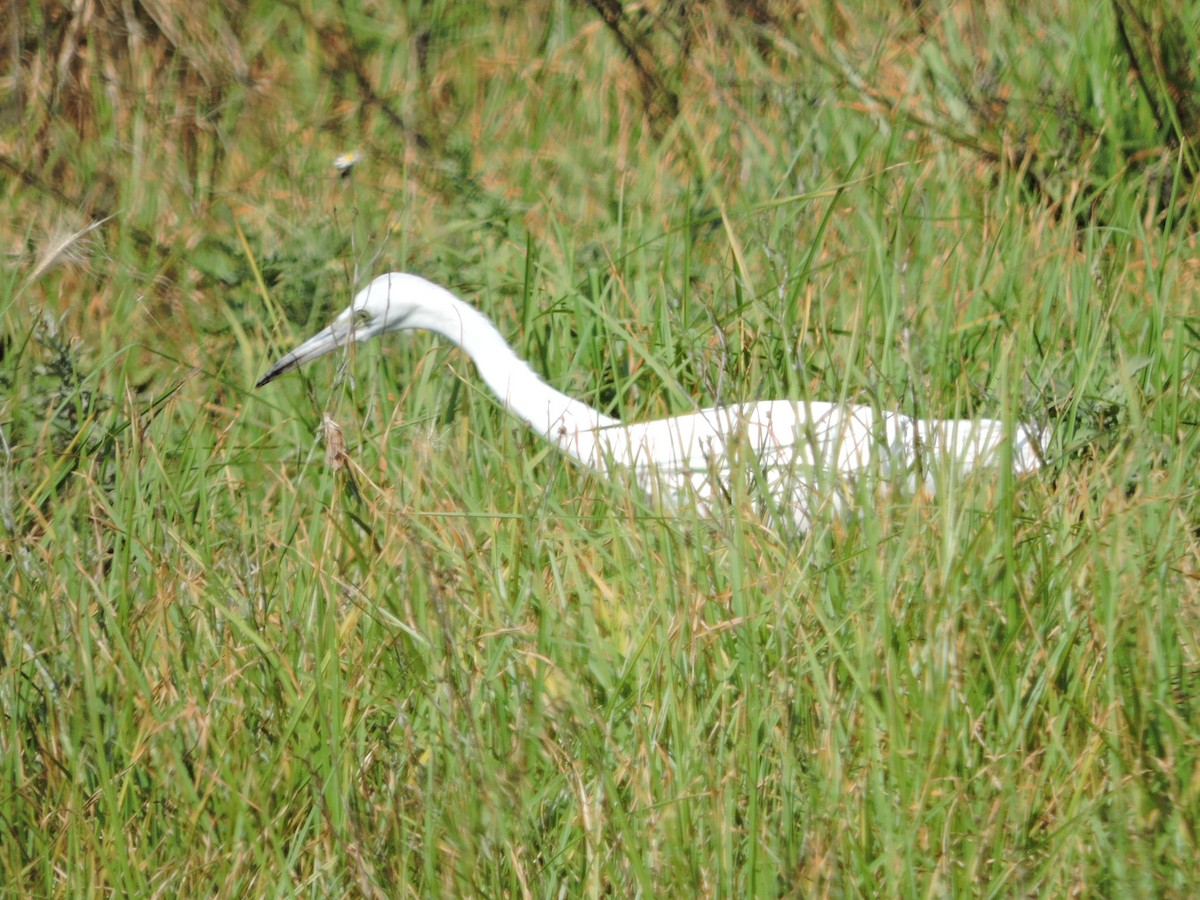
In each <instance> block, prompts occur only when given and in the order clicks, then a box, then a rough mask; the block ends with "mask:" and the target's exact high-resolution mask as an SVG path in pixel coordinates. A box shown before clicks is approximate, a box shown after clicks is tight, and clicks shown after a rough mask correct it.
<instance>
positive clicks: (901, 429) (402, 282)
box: [256, 272, 1043, 531]
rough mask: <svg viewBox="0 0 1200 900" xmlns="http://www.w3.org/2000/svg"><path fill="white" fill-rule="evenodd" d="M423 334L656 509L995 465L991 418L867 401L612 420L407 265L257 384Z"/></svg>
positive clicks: (1022, 466)
mask: <svg viewBox="0 0 1200 900" xmlns="http://www.w3.org/2000/svg"><path fill="white" fill-rule="evenodd" d="M410 330H425V331H432V332H435V333H437V334H440V335H442V336H443V337H445V338H448V339H449V340H451V341H453V342H454V343H455V344H456V345H458V347H460V348H461V349H462V350H463V352H465V353H466V354H467V356H469V357H470V358H471V359H472V361H474V363H475V367H476V368H477V369H478V370H479V374H480V376H481V377H482V378H483V380H484V382H486V383H487V386H488V387H489V388H491V390H492V392H493V393H494V394H495V395H496V397H497V398H498V399H499V400H500V402H501V403H502V404H503V405H504V408H505V409H506V410H508V411H509V412H510V413H512V414H513V415H515V416H516V417H517V418H519V419H521V420H522V421H523V422H525V423H526V424H527V425H528V426H529V427H530V428H532V429H533V430H534V431H536V432H538V433H539V434H540V435H542V437H544V438H545V439H546V440H547V441H549V442H550V443H552V444H554V445H555V446H556V447H558V448H559V449H560V450H561V451H562V452H564V453H566V454H567V455H568V456H570V457H571V459H573V460H574V461H575V462H576V463H578V464H579V465H581V466H584V467H585V468H588V469H590V470H592V471H593V472H596V473H599V474H600V475H603V476H612V475H616V474H618V473H619V472H621V471H626V472H629V473H631V474H632V476H633V478H634V479H635V481H636V483H637V484H638V486H639V487H640V488H641V489H642V490H644V491H645V492H646V493H647V494H649V495H650V496H651V497H652V498H654V499H656V500H658V501H659V502H660V503H662V504H663V505H665V506H666V507H668V508H678V507H680V506H683V505H686V504H693V505H694V506H695V508H697V509H698V510H699V511H700V512H702V513H705V514H709V513H711V512H713V510H714V507H717V506H719V505H720V504H721V503H722V502H723V501H724V499H726V498H728V497H729V492H730V490H731V485H732V484H734V483H735V482H737V481H738V480H739V479H738V476H740V481H741V483H742V484H748V483H756V484H757V485H758V491H757V492H756V496H758V497H759V498H760V499H761V500H763V501H764V504H765V505H766V507H767V508H768V510H769V511H770V512H771V513H772V514H775V515H778V516H779V517H780V518H781V519H782V520H783V521H785V522H786V521H789V520H790V522H791V523H792V524H793V525H794V526H795V527H796V528H797V529H798V530H800V531H806V530H807V529H808V526H809V523H810V521H811V517H812V515H813V514H814V513H815V512H817V510H818V508H820V507H821V506H822V505H823V504H827V508H828V509H829V511H830V512H831V513H833V514H837V513H839V512H841V511H842V510H843V509H844V508H845V506H846V504H847V501H848V490H847V489H848V488H850V487H852V486H853V484H854V482H855V480H856V479H857V478H859V477H862V476H868V475H870V476H878V477H885V478H886V477H888V476H896V475H899V476H901V477H902V478H903V480H905V481H906V482H907V483H908V484H910V485H915V484H917V483H919V482H921V481H923V482H924V484H925V486H926V487H927V488H928V489H930V490H932V488H933V483H934V480H933V473H934V472H935V471H937V470H938V469H939V467H942V466H947V465H948V466H949V467H951V468H953V469H955V470H956V471H957V472H958V473H959V474H965V473H966V472H969V471H971V470H972V469H975V468H978V467H980V466H984V465H995V464H997V463H999V462H1000V460H1001V458H1002V456H1003V453H1002V448H1003V447H1004V446H1005V444H1006V435H1007V433H1008V431H1007V429H1005V427H1004V425H1003V424H1002V422H1001V421H1000V420H999V419H969V420H945V419H916V418H912V417H910V416H905V415H902V414H900V413H896V412H881V413H877V412H875V411H874V410H873V409H872V408H871V407H869V406H860V405H848V404H841V403H821V402H816V401H801V400H768V401H762V402H758V403H742V404H736V405H733V406H721V407H713V408H711V409H702V410H699V411H697V412H692V413H686V414H684V415H679V416H672V417H670V418H666V419H656V420H654V421H650V422H621V421H619V420H617V419H614V418H612V417H610V416H606V415H604V414H603V413H601V412H599V411H598V410H595V409H592V407H590V406H588V405H587V404H586V403H583V402H581V401H579V400H575V399H573V398H571V397H568V396H567V395H566V394H564V393H562V392H561V391H558V390H555V389H554V388H553V387H551V386H550V385H549V384H547V383H546V382H545V381H544V380H543V379H542V378H541V377H540V376H539V375H538V374H537V373H536V372H534V371H533V370H532V369H531V368H530V367H529V365H528V364H527V363H526V362H525V361H524V360H522V359H521V358H520V357H519V356H517V354H516V352H514V351H513V349H512V347H510V346H509V345H508V343H507V342H506V341H505V340H504V338H503V337H502V336H501V334H500V332H499V331H497V329H496V327H495V326H494V325H493V324H492V323H491V321H489V320H488V318H487V317H486V316H484V315H483V313H481V312H479V311H478V310H477V309H475V308H474V307H473V306H471V305H470V304H468V303H466V302H465V301H463V300H461V299H459V298H458V297H456V296H455V295H454V294H452V293H451V292H450V291H448V290H446V289H445V288H443V287H441V286H439V285H436V284H433V283H432V282H429V281H426V280H425V279H424V278H420V277H418V276H416V275H409V274H405V273H401V272H392V273H390V274H387V275H380V276H379V277H378V278H376V279H375V280H373V281H372V282H371V283H370V284H369V285H367V287H366V288H364V289H363V290H362V291H360V292H359V294H358V296H356V297H355V298H354V302H353V303H352V304H351V305H350V306H349V307H348V308H347V309H346V310H344V311H343V312H342V313H341V314H340V315H338V316H337V318H335V319H334V320H333V322H332V323H331V324H330V325H329V327H328V328H325V329H324V330H322V331H320V332H318V333H317V334H315V335H313V336H312V337H311V338H309V339H308V340H307V341H305V342H304V343H302V344H300V345H299V346H298V347H296V348H295V349H294V350H292V352H290V353H288V354H287V355H286V356H284V357H283V358H282V359H280V360H279V361H278V362H277V363H276V364H275V365H274V366H272V367H271V368H270V370H269V371H268V372H267V373H266V374H265V375H263V377H262V378H260V379H259V381H258V384H257V385H256V387H262V386H263V385H265V384H266V383H267V382H269V381H271V380H273V379H275V378H277V377H278V376H280V375H282V374H284V373H285V372H289V371H291V370H292V369H295V368H297V367H298V366H301V365H303V364H304V363H307V362H309V361H310V360H313V359H316V358H317V357H318V356H322V355H323V354H326V353H329V352H330V351H332V350H335V349H337V348H339V347H345V346H348V345H349V344H351V343H353V342H356V341H366V340H370V339H371V338H373V337H377V336H378V335H381V334H387V333H388V332H393V331H410ZM1042 440H1043V435H1041V434H1039V433H1038V432H1037V431H1036V430H1035V429H1034V428H1033V427H1031V426H1029V425H1018V426H1017V427H1016V428H1015V429H1014V433H1013V436H1012V441H1011V444H1010V445H1009V446H1010V452H1009V455H1008V458H1009V460H1010V461H1011V465H1012V468H1013V471H1014V472H1015V473H1016V474H1018V475H1019V474H1024V473H1027V472H1030V471H1033V470H1034V469H1037V468H1038V467H1039V466H1040V464H1041V449H1040V448H1041V441H1042Z"/></svg>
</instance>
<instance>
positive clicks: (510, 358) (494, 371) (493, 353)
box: [428, 292, 618, 466]
mask: <svg viewBox="0 0 1200 900" xmlns="http://www.w3.org/2000/svg"><path fill="white" fill-rule="evenodd" d="M447 293H449V292H447ZM450 296H451V297H452V298H453V303H451V304H449V305H448V308H447V309H446V314H445V315H444V316H439V321H437V322H433V323H429V326H428V327H429V328H430V330H431V331H435V332H437V333H438V334H440V335H442V336H443V337H446V338H448V339H449V340H451V341H453V342H454V343H455V344H457V345H458V346H459V347H460V348H461V349H462V350H463V352H464V353H466V354H467V356H469V357H471V360H472V361H473V362H474V363H475V367H476V368H477V369H478V370H479V376H480V377H481V378H482V379H483V380H484V382H485V383H486V384H487V386H488V387H489V388H491V389H492V393H494V394H495V395H496V397H497V398H498V399H499V400H500V402H501V403H503V404H504V408H505V409H506V410H508V411H509V412H511V413H512V414H513V415H515V416H517V418H519V419H521V420H522V421H523V422H525V423H526V424H527V425H529V427H530V428H532V429H533V430H534V431H536V432H538V433H539V434H541V435H542V436H543V437H545V438H546V440H548V441H550V442H551V443H553V444H555V445H556V446H558V447H559V448H560V449H562V450H563V451H564V452H565V453H567V454H569V455H570V456H572V457H574V458H575V459H576V460H577V461H579V462H581V463H583V464H585V465H589V466H590V465H595V463H596V451H595V446H596V438H595V436H594V434H592V433H593V432H594V431H595V430H596V429H597V428H603V427H605V426H609V425H616V424H618V422H617V420H616V419H613V418H610V417H608V416H606V415H604V414H603V413H601V412H599V411H598V410H595V409H593V408H592V407H590V406H588V405H587V404H586V403H583V402H581V401H579V400H575V399H573V398H571V397H568V396H567V395H566V394H564V393H562V392H561V391H558V390H555V389H554V388H552V387H551V386H550V385H548V384H547V383H546V382H545V381H543V380H542V379H541V377H540V376H539V375H538V374H537V373H536V372H534V371H533V369H531V368H530V367H529V364H528V363H526V362H525V361H524V360H523V359H521V358H520V357H519V356H517V354H516V353H515V352H514V351H513V349H512V347H510V346H509V345H508V342H507V341H505V340H504V338H503V337H502V336H501V334H500V332H499V331H497V330H496V327H495V326H494V325H493V324H492V323H491V322H490V321H489V320H488V318H487V317H486V316H485V315H483V313H481V312H479V311H478V310H477V309H475V308H474V307H472V306H470V305H469V304H467V303H464V302H463V301H461V300H459V299H458V298H457V297H453V295H450Z"/></svg>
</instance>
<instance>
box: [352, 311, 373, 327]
mask: <svg viewBox="0 0 1200 900" xmlns="http://www.w3.org/2000/svg"><path fill="white" fill-rule="evenodd" d="M351 321H352V322H353V323H354V324H355V325H366V324H367V323H368V322H370V321H371V314H370V313H369V312H367V311H366V310H365V309H356V310H355V311H354V315H353V316H352V317H351Z"/></svg>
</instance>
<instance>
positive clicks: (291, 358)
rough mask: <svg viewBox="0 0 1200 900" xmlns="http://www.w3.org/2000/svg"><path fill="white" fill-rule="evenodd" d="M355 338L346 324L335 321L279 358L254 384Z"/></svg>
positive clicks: (290, 369) (272, 379)
mask: <svg viewBox="0 0 1200 900" xmlns="http://www.w3.org/2000/svg"><path fill="white" fill-rule="evenodd" d="M353 339H354V338H353V336H352V335H351V334H350V333H349V332H348V331H347V329H346V328H345V326H342V325H339V324H338V323H334V324H333V325H330V326H329V327H328V328H326V329H324V330H322V331H318V332H317V333H316V334H314V335H313V336H312V337H310V338H309V339H308V340H307V341H305V342H304V343H303V344H301V345H300V346H299V347H297V348H296V349H295V350H293V351H292V352H291V353H289V354H288V355H287V356H285V357H283V358H282V359H281V360H279V362H277V363H275V365H273V366H271V368H270V369H268V370H267V374H266V375H264V376H263V377H262V378H260V379H258V383H257V384H256V385H254V386H255V387H256V388H260V387H262V386H263V385H264V384H266V383H267V382H270V381H274V380H275V379H276V378H278V377H279V376H280V375H283V374H284V373H285V372H290V371H292V369H297V368H299V367H300V366H302V365H304V364H305V363H306V362H309V361H311V360H314V359H316V358H317V357H318V356H324V355H325V354H326V353H328V352H329V351H330V350H336V349H337V348H338V347H344V346H345V345H346V344H349V343H350V342H351V341H352V340H353Z"/></svg>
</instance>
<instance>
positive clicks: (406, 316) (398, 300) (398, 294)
mask: <svg viewBox="0 0 1200 900" xmlns="http://www.w3.org/2000/svg"><path fill="white" fill-rule="evenodd" d="M441 293H443V292H442V291H441V289H440V288H437V287H436V286H435V285H433V284H431V283H430V282H428V281H426V280H425V279H424V278H419V277H418V276H416V275H406V274H403V273H401V272H391V273H389V274H387V275H380V276H379V277H378V278H376V279H375V280H374V281H372V282H371V283H370V284H368V285H367V286H366V287H365V288H363V289H362V290H361V291H359V292H358V295H357V296H356V297H355V298H354V302H353V303H351V304H350V305H349V306H348V307H346V309H344V310H342V312H340V313H339V314H338V316H337V318H335V319H334V320H333V321H332V322H330V323H329V327H327V328H324V329H322V330H321V331H319V332H317V333H316V334H314V335H313V336H312V337H310V338H309V339H308V340H307V341H305V342H304V343H302V344H300V345H299V346H298V347H296V348H295V349H294V350H292V351H291V352H290V353H288V354H287V355H286V356H284V357H282V358H281V359H280V360H279V361H278V362H276V363H275V365H273V366H272V367H271V368H270V369H269V370H268V371H267V373H266V374H265V375H263V377H262V378H260V379H259V380H258V383H257V384H256V385H255V387H262V386H263V385H264V384H266V383H267V382H269V381H273V380H275V379H276V378H278V377H279V376H280V375H283V374H284V373H285V372H290V371H291V370H292V369H296V368H299V367H300V366H302V365H304V364H305V363H306V362H309V361H311V360H314V359H316V358H317V357H318V356H324V355H325V354H326V353H328V352H330V351H331V350H336V349H337V348H339V347H345V346H348V345H349V344H352V343H356V342H361V341H367V340H370V339H371V338H373V337H376V336H378V335H381V334H385V333H387V332H389V331H403V330H407V329H411V328H428V327H430V323H428V322H425V321H424V319H425V318H427V317H428V316H427V315H424V316H423V315H422V314H423V313H425V314H428V313H429V312H430V311H431V309H432V308H433V307H435V306H436V305H437V300H438V297H439V295H440V294H441Z"/></svg>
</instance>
